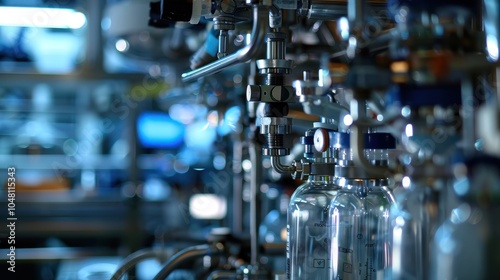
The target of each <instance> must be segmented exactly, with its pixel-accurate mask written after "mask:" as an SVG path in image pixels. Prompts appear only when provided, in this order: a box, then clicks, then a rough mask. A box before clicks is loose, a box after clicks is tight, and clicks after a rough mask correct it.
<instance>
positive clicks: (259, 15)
mask: <svg viewBox="0 0 500 280" xmlns="http://www.w3.org/2000/svg"><path fill="white" fill-rule="evenodd" d="M268 21H269V17H268V9H267V8H261V7H259V6H258V5H254V6H253V27H252V35H251V36H252V39H251V41H250V43H249V44H248V45H246V46H245V47H243V48H242V49H240V50H238V51H237V52H235V53H234V54H231V55H228V56H225V57H223V58H221V59H218V60H216V61H214V62H212V63H210V64H207V65H205V66H203V67H201V68H198V69H195V70H193V71H190V72H187V73H183V74H182V81H183V82H190V81H193V80H195V79H198V78H201V77H204V76H206V75H209V74H214V73H217V72H219V71H222V70H224V69H225V68H227V67H229V66H233V65H235V64H238V63H242V62H246V61H248V60H249V59H251V58H252V57H253V56H254V55H255V54H256V53H257V51H258V50H259V48H260V47H261V45H262V43H263V42H264V37H265V34H266V30H267V26H268Z"/></svg>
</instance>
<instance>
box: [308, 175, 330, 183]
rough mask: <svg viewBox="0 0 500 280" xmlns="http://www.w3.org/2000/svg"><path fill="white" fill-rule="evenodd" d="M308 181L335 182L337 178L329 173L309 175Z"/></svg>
mask: <svg viewBox="0 0 500 280" xmlns="http://www.w3.org/2000/svg"><path fill="white" fill-rule="evenodd" d="M307 182H308V183H317V184H318V183H321V184H334V183H335V178H334V177H333V176H329V175H309V178H307Z"/></svg>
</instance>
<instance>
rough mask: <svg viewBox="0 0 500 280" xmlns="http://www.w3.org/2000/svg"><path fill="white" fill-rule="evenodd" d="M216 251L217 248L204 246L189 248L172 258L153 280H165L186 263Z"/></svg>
mask: <svg viewBox="0 0 500 280" xmlns="http://www.w3.org/2000/svg"><path fill="white" fill-rule="evenodd" d="M214 250H215V251H218V250H217V248H214V247H213V246H210V245H207V244H204V245H197V246H192V247H188V248H186V249H184V250H182V251H179V252H178V253H177V254H175V255H173V256H172V258H170V260H169V261H168V262H167V264H165V266H164V267H163V268H162V269H161V270H160V272H158V273H157V274H156V276H155V277H154V278H153V280H164V279H165V278H167V277H168V275H169V274H170V273H172V271H174V270H175V269H177V268H178V267H179V266H181V265H182V264H184V263H185V262H187V261H190V260H193V259H196V258H199V257H202V256H205V255H207V254H210V253H212V252H213V251H214Z"/></svg>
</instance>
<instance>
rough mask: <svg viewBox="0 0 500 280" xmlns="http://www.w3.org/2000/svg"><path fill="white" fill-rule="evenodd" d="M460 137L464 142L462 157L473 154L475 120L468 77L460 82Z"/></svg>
mask: <svg viewBox="0 0 500 280" xmlns="http://www.w3.org/2000/svg"><path fill="white" fill-rule="evenodd" d="M462 111H463V114H462V122H463V126H462V136H463V141H464V155H465V156H466V157H470V156H472V155H473V154H474V144H475V135H476V134H475V129H474V127H475V118H474V89H473V85H472V80H471V78H470V77H466V78H464V79H463V80H462Z"/></svg>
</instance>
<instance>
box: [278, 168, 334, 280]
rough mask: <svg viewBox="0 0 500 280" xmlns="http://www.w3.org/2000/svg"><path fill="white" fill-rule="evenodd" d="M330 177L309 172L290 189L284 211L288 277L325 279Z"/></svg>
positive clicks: (327, 252)
mask: <svg viewBox="0 0 500 280" xmlns="http://www.w3.org/2000/svg"><path fill="white" fill-rule="evenodd" d="M338 189H339V187H338V186H337V185H335V184H334V183H333V180H332V179H331V177H327V176H310V177H309V179H308V181H307V182H306V183H304V184H302V185H301V186H300V187H298V188H297V189H296V190H295V192H294V193H293V195H292V197H291V200H290V204H289V206H288V212H287V246H286V248H287V254H286V257H287V269H286V271H287V279H327V278H328V254H329V241H330V239H329V235H328V234H329V230H328V227H329V221H328V213H329V206H330V201H331V200H332V198H333V197H334V196H335V194H336V193H337V190H338Z"/></svg>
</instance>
